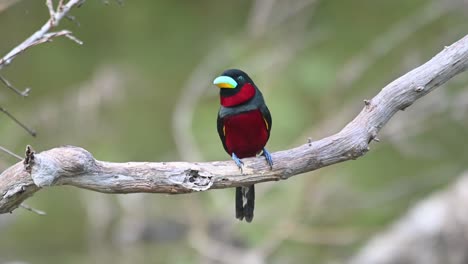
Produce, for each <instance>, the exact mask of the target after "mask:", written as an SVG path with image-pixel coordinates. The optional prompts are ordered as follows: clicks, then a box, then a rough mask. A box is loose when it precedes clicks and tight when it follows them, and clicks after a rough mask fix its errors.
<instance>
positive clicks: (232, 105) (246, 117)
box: [213, 69, 273, 222]
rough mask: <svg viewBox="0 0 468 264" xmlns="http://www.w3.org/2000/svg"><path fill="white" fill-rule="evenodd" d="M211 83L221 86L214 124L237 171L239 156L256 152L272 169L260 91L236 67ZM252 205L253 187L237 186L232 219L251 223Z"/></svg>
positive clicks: (268, 127)
mask: <svg viewBox="0 0 468 264" xmlns="http://www.w3.org/2000/svg"><path fill="white" fill-rule="evenodd" d="M213 84H215V85H216V86H218V87H219V88H221V89H220V93H219V95H220V100H221V107H220V109H219V112H218V122H217V124H218V134H219V137H220V138H221V142H222V143H223V146H224V149H225V150H226V152H227V153H228V154H229V155H231V157H232V159H233V160H234V161H235V162H236V164H237V166H238V167H239V169H240V170H241V172H242V166H243V164H244V163H243V162H242V160H240V159H242V158H247V157H255V156H256V155H257V154H259V153H262V155H264V156H265V158H266V160H267V162H268V164H269V165H270V168H273V160H272V158H271V155H270V153H269V152H268V151H267V150H266V149H265V145H266V143H267V141H268V139H269V138H270V131H271V115H270V111H269V110H268V107H267V106H266V104H265V101H264V100H263V95H262V93H261V92H260V90H259V89H258V88H257V86H256V85H255V83H254V82H253V81H252V79H250V77H249V76H248V75H247V74H246V73H245V72H243V71H241V70H238V69H230V70H226V71H224V72H223V73H222V74H221V76H219V77H217V78H216V79H215V80H214V81H213ZM244 199H245V202H244ZM254 206H255V188H254V186H253V185H251V186H246V187H237V188H236V218H237V219H239V220H242V219H244V218H245V220H246V221H247V222H251V221H252V219H253V215H254V213H253V212H254Z"/></svg>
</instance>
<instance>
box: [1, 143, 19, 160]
mask: <svg viewBox="0 0 468 264" xmlns="http://www.w3.org/2000/svg"><path fill="white" fill-rule="evenodd" d="M0 150H1V151H3V152H5V153H7V154H8V155H10V156H13V157H15V158H17V159H19V160H23V158H22V157H20V156H19V155H17V154H15V153H14V152H13V151H11V150H9V149H7V148H5V147H2V146H0Z"/></svg>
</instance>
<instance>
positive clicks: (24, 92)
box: [0, 75, 31, 97]
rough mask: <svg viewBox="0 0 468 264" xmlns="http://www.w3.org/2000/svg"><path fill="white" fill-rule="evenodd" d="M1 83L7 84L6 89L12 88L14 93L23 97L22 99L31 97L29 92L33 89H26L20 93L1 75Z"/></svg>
mask: <svg viewBox="0 0 468 264" xmlns="http://www.w3.org/2000/svg"><path fill="white" fill-rule="evenodd" d="M0 81H1V82H2V83H3V84H5V86H6V87H8V88H10V89H11V90H12V91H13V92H15V93H17V94H19V95H21V96H22V97H26V96H28V95H29V92H30V91H31V88H26V89H24V91H20V90H18V89H17V88H15V87H14V86H13V84H11V83H10V82H9V81H8V80H7V79H6V78H5V77H3V76H1V75H0Z"/></svg>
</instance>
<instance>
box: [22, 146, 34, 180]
mask: <svg viewBox="0 0 468 264" xmlns="http://www.w3.org/2000/svg"><path fill="white" fill-rule="evenodd" d="M34 153H35V152H34V150H33V148H32V147H31V146H30V145H27V146H26V158H25V159H24V161H23V164H24V169H25V170H26V171H27V172H29V173H31V170H32V166H33V165H34Z"/></svg>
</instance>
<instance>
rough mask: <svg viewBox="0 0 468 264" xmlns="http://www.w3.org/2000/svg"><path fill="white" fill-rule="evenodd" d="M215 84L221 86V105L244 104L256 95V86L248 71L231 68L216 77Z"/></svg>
mask: <svg viewBox="0 0 468 264" xmlns="http://www.w3.org/2000/svg"><path fill="white" fill-rule="evenodd" d="M213 84H214V85H216V86H218V87H219V88H220V92H219V94H220V98H221V105H223V106H225V107H232V106H236V105H240V104H243V103H245V102H247V101H249V100H250V99H252V98H253V97H254V96H255V93H256V86H255V84H254V82H253V81H252V79H251V78H250V77H249V75H247V73H245V72H243V71H241V70H238V69H229V70H226V71H224V72H223V73H222V74H221V75H220V76H218V77H217V78H216V79H214V81H213Z"/></svg>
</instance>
